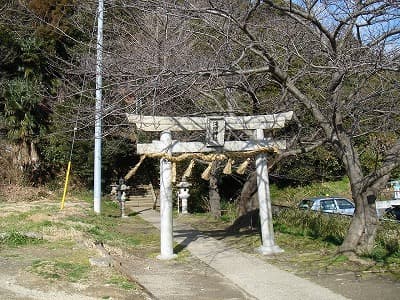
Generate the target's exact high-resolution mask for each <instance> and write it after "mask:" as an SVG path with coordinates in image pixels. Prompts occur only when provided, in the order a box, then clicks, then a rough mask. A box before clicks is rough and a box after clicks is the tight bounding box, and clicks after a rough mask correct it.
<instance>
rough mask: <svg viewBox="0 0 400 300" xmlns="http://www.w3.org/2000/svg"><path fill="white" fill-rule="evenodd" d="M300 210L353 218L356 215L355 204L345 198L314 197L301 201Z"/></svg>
mask: <svg viewBox="0 0 400 300" xmlns="http://www.w3.org/2000/svg"><path fill="white" fill-rule="evenodd" d="M298 207H299V208H300V209H309V210H314V211H321V212H324V213H332V214H340V215H348V216H352V215H353V214H354V210H355V206H354V203H353V202H351V201H350V200H349V199H346V198H343V197H325V196H322V197H314V198H307V199H303V200H301V201H300V203H299V206H298Z"/></svg>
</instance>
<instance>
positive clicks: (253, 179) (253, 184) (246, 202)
mask: <svg viewBox="0 0 400 300" xmlns="http://www.w3.org/2000/svg"><path fill="white" fill-rule="evenodd" d="M256 192H257V174H256V172H252V173H251V174H250V176H249V178H248V179H247V181H246V182H245V184H244V185H243V189H242V192H241V193H240V199H239V203H238V217H240V216H243V215H245V214H247V213H248V212H250V211H253V210H255V209H257V208H258V201H257V199H256V197H253V195H254V194H255V193H256ZM254 199H255V200H254Z"/></svg>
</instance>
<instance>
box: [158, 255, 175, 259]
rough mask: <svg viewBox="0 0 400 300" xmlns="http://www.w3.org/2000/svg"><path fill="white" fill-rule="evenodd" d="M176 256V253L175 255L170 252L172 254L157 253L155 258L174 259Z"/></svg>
mask: <svg viewBox="0 0 400 300" xmlns="http://www.w3.org/2000/svg"><path fill="white" fill-rule="evenodd" d="M177 257H178V255H176V254H172V255H161V254H160V255H157V259H159V260H170V259H175V258H177Z"/></svg>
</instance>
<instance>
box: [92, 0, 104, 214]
mask: <svg viewBox="0 0 400 300" xmlns="http://www.w3.org/2000/svg"><path fill="white" fill-rule="evenodd" d="M103 12H104V2H103V0H99V7H98V11H97V47H96V53H97V57H96V110H95V125H94V196H93V202H94V211H95V212H96V213H98V214H99V213H100V212H101V135H102V128H101V123H102V122H101V119H102V110H103V105H102V83H103V82H102V59H103Z"/></svg>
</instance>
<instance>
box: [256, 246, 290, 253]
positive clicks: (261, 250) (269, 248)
mask: <svg viewBox="0 0 400 300" xmlns="http://www.w3.org/2000/svg"><path fill="white" fill-rule="evenodd" d="M256 252H258V253H260V254H263V255H272V254H278V253H282V252H284V250H283V249H281V248H280V247H279V246H277V245H275V246H260V247H258V248H256Z"/></svg>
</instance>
